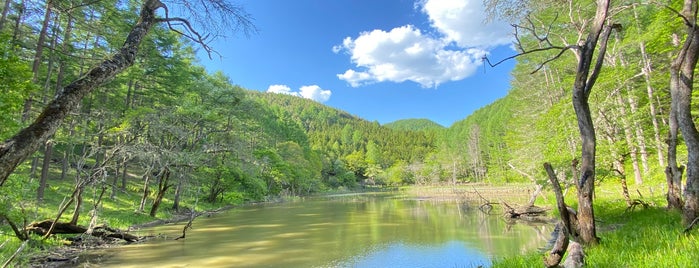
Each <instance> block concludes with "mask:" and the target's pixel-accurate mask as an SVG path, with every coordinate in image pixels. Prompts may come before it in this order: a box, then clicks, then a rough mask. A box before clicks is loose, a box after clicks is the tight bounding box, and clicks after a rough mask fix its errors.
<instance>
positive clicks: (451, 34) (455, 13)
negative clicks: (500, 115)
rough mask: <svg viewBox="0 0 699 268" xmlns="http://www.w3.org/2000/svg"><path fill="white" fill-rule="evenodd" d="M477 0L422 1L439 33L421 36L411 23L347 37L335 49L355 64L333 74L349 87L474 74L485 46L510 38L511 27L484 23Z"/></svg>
mask: <svg viewBox="0 0 699 268" xmlns="http://www.w3.org/2000/svg"><path fill="white" fill-rule="evenodd" d="M481 3H482V2H481V0H458V1H457V0H425V1H424V2H420V3H419V4H420V6H421V7H422V8H421V9H420V11H422V12H424V13H425V14H427V15H428V17H429V19H430V22H431V26H432V27H433V28H435V29H436V30H437V31H438V32H439V33H441V34H443V35H444V36H443V37H440V38H438V37H433V36H429V35H425V34H423V33H422V31H421V30H420V29H418V28H416V27H414V26H412V25H406V26H401V27H397V28H393V29H392V30H390V31H384V30H373V31H371V32H362V33H360V34H359V36H358V37H357V38H354V39H353V38H351V37H346V38H345V39H344V40H343V42H342V45H337V46H334V47H333V48H332V49H333V52H335V53H340V52H346V53H347V54H349V55H350V59H351V61H352V63H353V64H354V65H355V66H356V69H348V70H347V71H345V72H344V73H342V74H338V75H337V77H338V78H339V79H341V80H344V81H347V82H348V83H349V84H350V85H351V86H353V87H358V86H361V85H366V84H371V83H377V82H384V81H391V82H398V83H400V82H404V81H413V82H415V83H418V84H420V85H421V86H423V87H436V86H438V85H439V84H441V83H444V82H447V81H456V80H461V79H464V78H466V77H468V76H470V75H472V74H473V73H474V72H475V71H476V69H477V68H478V67H479V66H480V65H481V64H482V60H481V59H482V57H483V56H485V55H487V53H488V52H487V49H488V48H490V47H495V46H498V45H502V44H507V43H509V42H510V40H511V38H510V35H509V33H510V28H509V26H507V25H502V24H485V23H484V19H485V18H484V14H485V12H484V11H483V10H484V9H483V7H482V4H481Z"/></svg>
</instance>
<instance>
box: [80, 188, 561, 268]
mask: <svg viewBox="0 0 699 268" xmlns="http://www.w3.org/2000/svg"><path fill="white" fill-rule="evenodd" d="M472 208H473V206H471V205H469V204H463V203H459V202H455V201H450V202H447V201H441V202H438V201H430V200H415V199H406V198H403V197H400V196H394V195H387V194H364V195H345V196H333V197H322V198H311V199H307V200H304V201H299V202H291V203H282V204H264V205H251V206H246V207H241V208H238V209H234V210H232V211H230V212H227V213H224V214H220V215H215V216H213V217H210V218H200V219H197V220H196V221H195V222H194V225H193V229H191V230H190V231H188V232H187V238H186V239H184V240H178V241H174V240H173V239H174V238H175V237H177V236H178V235H179V234H181V231H182V227H183V224H176V225H167V226H160V227H154V228H149V229H144V230H141V231H139V232H140V233H139V235H153V234H162V235H164V237H165V238H162V239H155V240H151V241H148V242H145V243H141V244H134V245H128V246H124V247H120V248H115V249H109V250H105V251H101V252H93V253H90V255H86V256H84V257H83V258H84V259H85V262H84V263H83V266H90V263H95V262H99V263H98V266H99V267H479V266H483V267H487V266H490V260H491V259H492V258H495V257H504V256H509V255H514V254H521V253H523V252H528V251H532V250H536V249H537V248H540V247H542V246H544V245H545V244H546V240H547V239H548V235H546V234H548V233H550V232H551V229H552V226H550V225H545V224H542V225H537V226H527V225H521V224H518V225H511V224H507V223H506V222H505V221H504V220H503V219H502V218H501V217H499V216H493V215H486V214H484V213H482V212H480V211H479V210H478V209H472ZM97 256H99V257H97ZM98 258H99V260H98Z"/></svg>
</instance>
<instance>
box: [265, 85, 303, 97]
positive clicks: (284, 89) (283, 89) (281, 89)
mask: <svg viewBox="0 0 699 268" xmlns="http://www.w3.org/2000/svg"><path fill="white" fill-rule="evenodd" d="M267 92H271V93H280V94H289V95H296V94H295V93H294V92H291V88H290V87H289V86H287V85H270V86H269V87H268V88H267Z"/></svg>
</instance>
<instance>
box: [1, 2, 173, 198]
mask: <svg viewBox="0 0 699 268" xmlns="http://www.w3.org/2000/svg"><path fill="white" fill-rule="evenodd" d="M161 7H164V5H163V4H162V3H161V2H160V1H159V0H145V2H144V4H143V5H142V7H141V12H140V17H139V21H138V22H137V23H136V25H135V26H134V27H133V28H132V29H131V32H130V33H129V35H128V36H127V38H126V41H125V42H124V44H123V45H122V47H121V49H120V50H119V52H117V53H116V54H115V55H114V56H112V57H111V58H110V59H107V60H105V61H103V62H102V63H101V64H100V65H98V66H97V67H95V68H93V69H91V70H90V71H89V72H88V73H87V74H86V75H85V76H83V77H81V78H79V79H78V80H76V81H74V82H72V83H70V84H69V85H68V86H66V87H65V88H64V89H63V91H62V92H60V93H59V94H57V96H56V98H55V99H54V100H53V101H51V102H50V103H49V104H48V105H47V106H46V108H44V110H43V111H42V112H41V114H40V115H39V117H37V119H36V120H35V121H34V122H33V123H32V124H31V125H29V126H28V127H26V128H24V129H22V130H21V131H20V132H19V133H17V134H16V135H14V136H13V137H12V138H10V139H8V140H6V141H5V142H4V143H3V144H0V186H2V185H3V184H4V183H5V181H6V180H7V178H8V176H9V175H10V174H11V173H12V172H13V171H14V169H15V168H16V167H17V166H18V165H19V164H20V163H21V162H22V161H23V160H24V159H26V158H27V156H29V155H30V154H32V153H33V152H34V151H36V150H37V148H39V146H40V145H41V144H42V143H44V142H45V141H46V140H47V139H48V138H49V137H50V136H51V135H53V134H54V133H55V132H56V129H58V127H59V126H60V125H61V123H62V122H63V120H64V119H65V117H66V116H67V115H68V113H69V112H70V111H72V110H74V109H75V108H76V107H77V105H78V103H79V102H80V100H81V99H82V98H83V97H85V96H86V95H87V94H89V93H90V92H92V90H93V89H94V88H96V87H98V86H100V85H102V84H104V83H106V82H107V81H109V80H111V79H112V78H114V76H116V75H117V74H118V73H120V72H122V71H123V70H124V69H126V68H127V67H129V66H131V65H133V63H134V60H135V58H136V54H137V52H138V46H139V45H140V43H141V41H143V39H144V37H145V36H146V34H147V33H148V31H149V30H150V29H151V28H152V27H153V25H155V24H156V23H157V22H158V19H157V18H156V14H155V11H156V10H157V9H159V8H161Z"/></svg>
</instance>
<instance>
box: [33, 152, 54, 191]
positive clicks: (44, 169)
mask: <svg viewBox="0 0 699 268" xmlns="http://www.w3.org/2000/svg"><path fill="white" fill-rule="evenodd" d="M52 154H53V142H51V141H47V142H46V148H45V149H44V163H43V165H41V176H40V179H39V187H37V188H36V200H37V201H38V202H39V203H41V202H43V201H44V190H45V189H46V182H47V181H48V177H49V167H50V166H51V165H50V164H51V155H52Z"/></svg>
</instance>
